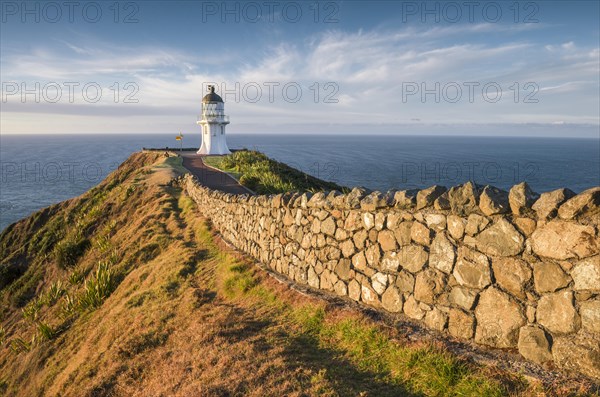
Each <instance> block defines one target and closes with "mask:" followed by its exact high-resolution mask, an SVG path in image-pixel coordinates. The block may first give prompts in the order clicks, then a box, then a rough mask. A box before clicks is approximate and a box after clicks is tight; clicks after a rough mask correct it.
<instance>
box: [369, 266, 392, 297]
mask: <svg viewBox="0 0 600 397" xmlns="http://www.w3.org/2000/svg"><path fill="white" fill-rule="evenodd" d="M387 283H388V277H387V275H386V274H383V273H380V272H377V273H375V274H374V275H373V276H371V285H372V286H373V289H374V290H375V292H377V293H378V294H379V295H381V294H383V293H384V292H385V289H386V288H387Z"/></svg>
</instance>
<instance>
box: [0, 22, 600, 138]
mask: <svg viewBox="0 0 600 397" xmlns="http://www.w3.org/2000/svg"><path fill="white" fill-rule="evenodd" d="M534 25H535V26H527V27H523V25H520V26H513V25H500V24H475V25H457V26H449V27H434V28H429V29H421V30H419V29H415V28H401V29H388V30H386V31H381V30H372V31H363V30H358V31H355V32H344V31H335V30H330V31H325V32H321V33H318V34H314V35H313V36H312V37H311V38H310V40H308V41H306V42H304V43H287V42H282V43H280V44H279V45H276V46H274V47H269V48H257V50H256V54H257V56H256V57H255V58H256V59H243V58H241V56H240V55H237V54H235V53H230V52H224V53H223V54H217V55H215V56H212V57H210V58H209V59H205V58H203V57H202V56H201V55H200V54H195V53H190V52H189V51H185V50H183V49H176V48H151V47H143V46H142V47H135V48H134V47H128V46H114V45H112V44H110V43H104V42H100V41H97V40H90V39H89V38H86V40H85V41H84V42H85V44H80V43H79V41H78V40H77V39H75V40H74V41H73V42H65V41H62V42H57V45H56V47H53V48H45V47H42V46H41V45H40V46H37V47H34V48H33V49H32V50H31V51H22V50H17V49H14V48H13V49H11V51H10V52H9V53H8V54H6V55H4V54H3V58H2V61H1V62H2V81H3V82H4V81H28V82H29V81H42V82H44V81H80V82H87V81H99V82H101V83H102V84H104V87H103V88H106V89H107V93H109V94H110V92H109V91H108V86H109V85H110V84H111V82H115V81H118V82H120V83H121V84H123V83H125V82H128V81H134V82H136V83H137V84H138V85H139V88H140V90H139V94H138V98H139V104H137V105H131V104H127V105H124V104H115V103H114V102H111V96H110V95H106V96H105V97H103V99H104V100H103V101H101V102H99V103H97V104H87V103H78V104H75V105H79V106H69V104H61V106H54V105H53V104H44V106H28V105H30V104H20V103H14V102H13V103H11V105H10V106H8V107H5V109H6V108H8V109H10V110H9V111H10V112H14V113H13V114H17V116H18V113H22V112H23V114H25V113H24V112H31V113H35V112H42V113H44V114H48V113H52V112H53V111H54V112H55V113H56V114H69V112H71V114H73V115H74V116H77V117H85V115H86V114H87V115H89V117H92V115H96V116H94V117H99V115H105V117H110V115H113V116H114V117H116V118H117V119H119V120H121V122H123V123H127V122H125V121H123V118H124V117H126V116H127V114H128V112H130V113H131V116H132V117H131V120H130V121H128V122H132V120H133V119H135V120H136V122H145V123H146V128H150V129H154V128H158V126H163V125H164V120H166V119H167V118H166V117H165V116H166V115H171V117H169V118H168V119H169V120H177V118H181V117H183V115H185V114H190V117H191V118H194V117H195V113H197V112H198V111H199V107H200V99H201V97H202V96H203V95H204V93H203V92H201V90H202V87H203V84H204V83H206V82H222V83H224V84H225V85H226V87H228V88H229V89H231V88H233V87H235V83H236V82H237V83H240V87H243V86H244V84H246V83H251V82H256V83H258V84H259V85H263V83H265V82H279V83H280V84H281V85H283V84H285V83H288V82H297V83H299V84H300V85H301V86H302V90H303V91H302V94H303V95H302V100H301V101H299V102H297V103H290V102H286V101H285V100H284V98H283V96H282V93H281V86H280V87H277V88H276V90H275V91H276V93H275V97H274V101H273V103H271V102H269V101H268V100H267V94H268V92H267V88H266V87H265V88H264V89H263V97H262V100H261V101H259V102H257V103H251V102H249V101H244V100H243V98H238V100H235V99H233V97H232V96H231V95H229V96H227V97H226V102H227V105H226V106H227V111H228V113H230V114H231V115H232V117H233V120H237V122H239V123H240V124H243V123H250V124H252V123H256V124H260V123H261V122H263V123H266V122H267V121H266V120H267V119H268V122H269V123H281V124H283V123H303V122H305V123H308V122H323V123H329V122H332V123H357V122H360V123H382V122H383V123H386V122H391V123H396V122H406V123H409V122H411V120H414V119H419V120H422V121H421V122H422V123H428V122H438V123H459V122H460V123H469V122H472V123H480V122H517V121H518V122H543V123H552V122H553V121H556V120H557V118H559V119H560V120H567V121H568V122H577V120H580V121H581V122H592V123H598V122H599V118H600V117H599V114H598V97H597V90H598V84H599V83H598V74H599V73H600V66H599V65H600V60H599V51H598V48H584V47H580V46H576V45H575V43H574V42H572V41H570V42H566V43H560V44H557V43H549V44H547V45H545V44H544V43H541V44H540V43H534V42H530V41H524V40H522V39H521V40H519V38H520V37H521V36H519V35H518V33H519V32H520V31H523V30H527V29H539V28H541V24H534ZM474 32H478V34H488V33H490V34H491V33H498V32H513V33H515V36H508V37H509V38H510V40H505V41H500V42H498V43H494V44H492V43H491V42H487V44H481V42H473V41H471V40H470V37H472V36H471V35H472V34H473V33H474ZM448 37H452V39H448ZM259 54H260V56H259ZM65 59H69V61H68V62H65ZM215 70H218V72H217V73H215ZM315 82H318V83H319V89H318V94H319V100H318V101H317V103H315V101H314V95H315V91H314V89H312V90H311V88H310V87H315V86H314V83H315ZM327 82H333V83H335V84H337V87H339V91H338V92H337V93H336V95H335V97H336V98H337V99H338V102H337V103H330V104H325V103H323V99H324V98H325V97H326V96H327V94H329V93H331V92H332V91H331V90H325V89H324V87H325V86H324V84H325V83H327ZM407 82H414V83H417V84H418V85H419V86H420V84H421V83H425V84H426V85H427V87H433V86H434V84H435V83H436V82H439V83H440V86H441V87H443V86H444V85H445V84H447V83H453V82H456V83H458V84H462V83H464V82H479V83H480V84H481V85H483V84H486V83H488V82H495V83H497V84H499V85H500V86H502V88H503V100H502V102H499V103H488V102H486V101H484V100H482V95H481V91H477V92H476V98H475V99H476V100H475V103H469V101H468V100H467V91H466V90H467V89H466V88H465V91H464V92H463V98H462V99H461V100H460V101H459V102H458V103H448V102H447V101H446V102H445V101H443V100H441V101H440V103H435V101H433V100H431V99H430V98H432V96H429V97H426V99H427V100H426V101H425V103H422V101H420V96H419V95H417V96H411V97H410V99H411V101H408V102H405V101H403V96H402V87H403V83H407ZM514 82H518V83H519V84H520V86H521V89H522V86H523V84H525V83H527V82H534V83H536V84H537V85H538V86H539V88H540V91H539V94H538V95H539V96H540V101H539V103H538V104H537V105H535V106H536V107H534V106H526V105H524V104H523V103H515V101H514V100H511V98H512V94H513V92H512V91H511V89H510V87H511V86H512V85H513V84H514ZM479 90H480V88H479ZM123 94H125V93H123ZM524 94H526V92H522V93H521V95H524ZM542 94H543V95H542ZM522 97H523V96H521V97H520V98H522ZM11 99H12V98H11ZM19 106H21V108H19V109H18V110H17V107H19ZM3 107H4V106H3ZM53 109H54V110H53ZM116 109H118V110H116ZM5 112H6V110H3V113H5ZM142 114H144V115H145V118H144V119H141V118H140V117H138V116H135V115H142ZM17 116H15V117H16V118H15V117H12V116H11V118H10V119H11V120H12V121H11V122H10V123H4V126H3V127H4V128H3V132H4V131H7V130H8V131H10V130H12V129H14V128H16V127H17V126H16V125H15V124H14V120H17V119H18V117H17ZM3 117H4V116H3ZM158 119H160V123H159V122H155V121H156V120H158ZM143 120H145V121H143ZM412 122H413V123H414V121H412ZM29 124H31V121H28V125H29ZM109 124H110V123H109ZM124 125H125V124H124ZM40 128H42V129H43V128H45V127H44V124H43V123H42V122H41V121H40V122H39V126H38V127H37V129H38V130H39V129H40ZM161 128H163V127H161Z"/></svg>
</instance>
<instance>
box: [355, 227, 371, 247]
mask: <svg viewBox="0 0 600 397" xmlns="http://www.w3.org/2000/svg"><path fill="white" fill-rule="evenodd" d="M367 237H368V233H367V231H366V230H365V229H360V230H359V231H357V232H356V233H354V236H352V240H353V241H354V246H355V247H356V248H357V249H359V250H362V249H364V248H365V241H367Z"/></svg>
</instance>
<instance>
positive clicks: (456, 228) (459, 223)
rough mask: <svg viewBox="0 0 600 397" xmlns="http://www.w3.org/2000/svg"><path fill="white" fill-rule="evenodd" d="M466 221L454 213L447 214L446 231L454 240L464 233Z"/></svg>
mask: <svg viewBox="0 0 600 397" xmlns="http://www.w3.org/2000/svg"><path fill="white" fill-rule="evenodd" d="M466 223H467V222H466V221H465V220H464V219H463V218H461V217H459V216H456V215H448V219H447V224H448V233H450V236H452V238H453V239H455V240H460V239H461V238H463V236H464V235H465V225H466Z"/></svg>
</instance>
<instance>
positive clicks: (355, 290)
mask: <svg viewBox="0 0 600 397" xmlns="http://www.w3.org/2000/svg"><path fill="white" fill-rule="evenodd" d="M360 290H361V286H360V284H359V283H358V281H356V280H351V281H350V283H348V296H349V297H350V299H352V300H355V301H357V302H358V301H360Z"/></svg>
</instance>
